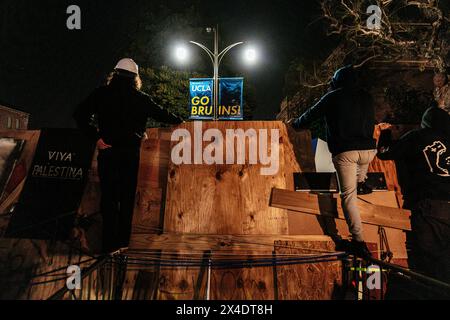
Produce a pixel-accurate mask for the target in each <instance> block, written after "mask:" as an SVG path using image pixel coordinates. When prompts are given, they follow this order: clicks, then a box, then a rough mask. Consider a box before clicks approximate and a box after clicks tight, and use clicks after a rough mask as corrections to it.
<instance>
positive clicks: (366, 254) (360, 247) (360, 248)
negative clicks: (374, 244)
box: [351, 240, 372, 259]
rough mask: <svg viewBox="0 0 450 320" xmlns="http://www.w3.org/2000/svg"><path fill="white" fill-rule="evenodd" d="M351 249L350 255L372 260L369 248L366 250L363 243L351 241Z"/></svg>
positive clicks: (365, 245)
mask: <svg viewBox="0 0 450 320" xmlns="http://www.w3.org/2000/svg"><path fill="white" fill-rule="evenodd" d="M351 247H352V248H351V253H352V254H354V255H355V256H357V257H359V258H362V259H368V258H372V253H371V252H370V250H369V248H367V244H366V243H365V242H364V241H356V240H352V242H351Z"/></svg>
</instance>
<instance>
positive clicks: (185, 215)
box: [164, 121, 288, 234]
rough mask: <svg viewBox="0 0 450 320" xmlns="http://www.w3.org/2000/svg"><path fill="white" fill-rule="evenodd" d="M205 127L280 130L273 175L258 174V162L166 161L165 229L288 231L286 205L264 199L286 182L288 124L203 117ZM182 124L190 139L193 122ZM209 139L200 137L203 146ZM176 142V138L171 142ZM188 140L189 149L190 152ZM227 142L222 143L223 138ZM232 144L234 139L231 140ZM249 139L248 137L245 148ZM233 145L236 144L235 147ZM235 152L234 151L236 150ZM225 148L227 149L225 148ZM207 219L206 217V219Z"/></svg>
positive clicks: (256, 232) (208, 231) (205, 128)
mask: <svg viewBox="0 0 450 320" xmlns="http://www.w3.org/2000/svg"><path fill="white" fill-rule="evenodd" d="M202 125H203V131H205V130H208V129H217V130H219V131H220V132H221V133H222V135H223V136H226V130H227V129H242V130H244V131H246V130H249V129H254V130H256V131H257V132H259V130H260V129H261V130H267V132H268V135H269V137H268V141H270V137H271V136H270V135H271V129H274V130H278V132H279V134H280V140H281V142H282V143H280V144H279V147H280V152H279V157H280V159H279V171H278V173H277V174H275V175H273V176H265V175H261V172H260V169H261V168H262V167H263V166H262V165H261V164H250V163H249V161H248V157H246V162H245V164H244V165H238V164H230V165H216V164H214V165H204V164H182V165H175V164H173V163H171V164H170V166H169V179H168V185H167V199H166V211H165V220H164V231H166V232H186V233H203V234H287V233H288V223H287V215H286V211H285V210H281V209H277V208H273V207H272V208H271V207H269V205H268V199H269V196H270V192H271V188H273V187H278V188H285V186H286V178H285V172H284V164H285V160H284V156H283V155H284V150H285V143H284V142H285V141H288V135H287V131H286V127H285V125H284V124H282V123H281V122H277V121H273V122H269V121H264V122H263V121H250V122H233V121H227V122H203V123H202ZM179 128H183V129H186V130H187V131H188V132H189V133H190V135H191V138H192V140H194V138H195V136H194V123H186V124H183V125H181V126H180V127H179ZM209 143H210V142H203V147H206V146H207V145H208V144H209ZM175 144H177V142H174V143H173V145H175ZM193 145H194V143H192V155H193V154H194V152H193V151H194V146H193ZM224 145H225V143H224ZM234 148H236V145H234ZM248 150H249V143H248V141H247V143H246V151H245V152H246V154H248ZM235 151H236V150H235ZM236 153H237V152H235V154H236ZM224 154H226V153H225V152H224ZM205 222H207V223H205Z"/></svg>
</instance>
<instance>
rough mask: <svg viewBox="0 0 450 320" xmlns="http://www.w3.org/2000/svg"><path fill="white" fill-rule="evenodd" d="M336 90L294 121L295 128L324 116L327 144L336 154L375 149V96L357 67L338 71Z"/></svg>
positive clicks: (333, 83)
mask: <svg viewBox="0 0 450 320" xmlns="http://www.w3.org/2000/svg"><path fill="white" fill-rule="evenodd" d="M332 89H333V90H332V91H330V92H329V93H327V94H326V95H324V96H323V97H322V98H321V99H320V101H319V102H318V103H316V104H315V105H314V106H313V107H311V108H310V109H309V110H308V111H306V112H305V113H304V114H303V115H302V116H301V117H300V118H298V119H297V120H296V121H295V122H294V123H293V126H294V128H304V127H306V126H308V125H309V124H310V123H311V122H312V121H313V120H315V119H317V118H319V117H324V118H325V121H326V131H327V132H326V133H327V137H326V138H327V143H328V147H329V149H330V152H331V153H332V154H333V156H336V155H338V154H339V153H342V152H346V151H352V150H372V149H375V148H376V141H375V139H374V138H373V131H374V127H375V112H374V106H373V103H372V98H371V96H370V94H369V93H368V92H366V91H365V90H363V89H361V88H360V86H359V85H358V79H357V77H356V74H355V71H354V70H353V67H351V66H350V67H344V68H341V69H339V70H338V71H336V73H335V75H334V76H333V79H332Z"/></svg>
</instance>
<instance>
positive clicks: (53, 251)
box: [0, 239, 89, 300]
mask: <svg viewBox="0 0 450 320" xmlns="http://www.w3.org/2000/svg"><path fill="white" fill-rule="evenodd" d="M88 259H89V257H86V256H84V255H82V254H79V253H78V252H77V251H76V250H71V249H70V248H69V247H67V246H66V245H64V244H62V243H55V244H50V243H49V242H48V241H42V240H26V239H21V240H19V239H1V240H0V300H2V299H8V300H23V299H26V300H43V299H47V298H48V297H50V296H51V295H52V294H53V293H55V292H56V291H57V290H59V289H60V288H62V287H63V286H64V285H65V278H64V276H65V274H66V270H67V266H69V265H80V262H82V261H86V260H88ZM80 266H81V267H82V268H84V267H87V266H89V263H88V264H82V265H80ZM60 268H62V269H61V270H59V271H57V272H53V273H51V274H49V275H46V276H39V277H36V275H40V274H43V273H46V272H50V271H53V270H57V269H60ZM55 275H57V276H55ZM61 278H64V279H61ZM58 279H61V280H58ZM55 280H56V281H55ZM46 282H47V283H46Z"/></svg>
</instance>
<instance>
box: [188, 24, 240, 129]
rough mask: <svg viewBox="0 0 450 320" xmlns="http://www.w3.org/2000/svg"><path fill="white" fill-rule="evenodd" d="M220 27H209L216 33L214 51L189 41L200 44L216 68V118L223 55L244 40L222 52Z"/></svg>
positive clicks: (215, 115)
mask: <svg viewBox="0 0 450 320" xmlns="http://www.w3.org/2000/svg"><path fill="white" fill-rule="evenodd" d="M218 29H219V27H218V26H216V27H215V28H212V29H211V28H208V29H207V30H208V32H211V31H212V32H213V33H214V52H212V51H211V50H210V49H208V48H207V47H206V46H204V45H203V44H201V43H198V42H195V41H189V42H190V43H192V44H195V45H196V46H199V47H200V48H202V49H203V50H204V51H205V52H206V53H207V54H208V56H209V58H210V59H211V62H212V64H213V68H214V78H213V80H214V92H213V107H214V120H218V118H219V117H218V115H217V107H218V105H219V66H220V63H221V62H222V59H223V57H224V56H225V54H226V53H227V52H228V51H230V50H231V49H232V48H234V47H236V46H238V45H241V44H243V43H244V42H236V43H233V44H232V45H229V46H228V47H226V48H225V49H223V50H222V51H221V52H220V53H219V30H218Z"/></svg>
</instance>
